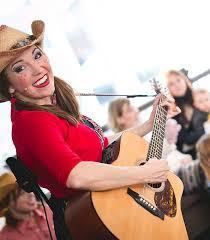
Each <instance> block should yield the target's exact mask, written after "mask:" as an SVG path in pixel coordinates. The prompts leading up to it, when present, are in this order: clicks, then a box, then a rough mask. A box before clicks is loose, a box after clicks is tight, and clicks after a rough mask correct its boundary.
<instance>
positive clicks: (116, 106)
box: [108, 98, 130, 132]
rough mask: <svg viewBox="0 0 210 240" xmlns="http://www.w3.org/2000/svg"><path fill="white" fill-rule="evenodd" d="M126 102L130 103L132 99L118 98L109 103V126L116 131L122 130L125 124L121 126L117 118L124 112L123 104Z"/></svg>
mask: <svg viewBox="0 0 210 240" xmlns="http://www.w3.org/2000/svg"><path fill="white" fill-rule="evenodd" d="M125 104H128V105H130V101H129V100H128V99H126V98H118V99H116V100H113V101H112V102H111V103H110V104H109V108H108V121H109V127H110V128H111V129H112V130H113V131H114V132H120V131H122V130H123V126H121V125H120V124H119V123H118V121H117V119H118V118H119V117H121V116H122V114H123V106H124V105H125Z"/></svg>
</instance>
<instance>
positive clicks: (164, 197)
mask: <svg viewBox="0 0 210 240" xmlns="http://www.w3.org/2000/svg"><path fill="white" fill-rule="evenodd" d="M155 204H156V206H157V207H158V208H159V210H160V211H161V212H163V213H164V214H165V215H167V216H169V217H175V216H176V211H177V206H176V197H175V194H174V190H173V188H172V186H171V183H170V182H169V181H168V180H167V181H166V182H165V188H164V190H163V191H162V192H155Z"/></svg>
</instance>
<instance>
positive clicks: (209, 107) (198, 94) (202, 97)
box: [193, 89, 210, 113]
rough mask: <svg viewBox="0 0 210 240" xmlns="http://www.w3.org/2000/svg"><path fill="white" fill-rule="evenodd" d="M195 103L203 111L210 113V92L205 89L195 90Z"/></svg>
mask: <svg viewBox="0 0 210 240" xmlns="http://www.w3.org/2000/svg"><path fill="white" fill-rule="evenodd" d="M193 104H194V107H195V108H197V109H198V110H200V111H201V112H208V113H210V93H209V92H208V91H207V90H205V89H196V90H193Z"/></svg>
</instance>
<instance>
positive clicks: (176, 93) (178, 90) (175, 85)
mask: <svg viewBox="0 0 210 240" xmlns="http://www.w3.org/2000/svg"><path fill="white" fill-rule="evenodd" d="M167 81H168V89H169V91H170V93H171V95H172V96H173V97H182V96H184V95H185V93H186V91H187V84H186V81H185V79H183V78H182V77H181V76H179V75H176V74H170V75H169V76H168V77H167Z"/></svg>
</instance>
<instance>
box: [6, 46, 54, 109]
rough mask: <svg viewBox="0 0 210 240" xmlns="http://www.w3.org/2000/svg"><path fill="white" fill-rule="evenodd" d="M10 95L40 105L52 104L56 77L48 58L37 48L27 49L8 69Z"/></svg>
mask: <svg viewBox="0 0 210 240" xmlns="http://www.w3.org/2000/svg"><path fill="white" fill-rule="evenodd" d="M6 75H7V78H8V81H9V83H10V87H9V93H10V94H13V93H14V96H15V97H16V98H18V99H20V100H23V101H26V102H30V103H35V104H38V105H44V104H51V96H52V94H53V92H54V90H55V87H54V77H53V73H52V69H51V66H50V64H49V62H48V58H47V56H46V55H45V54H44V53H43V52H42V51H41V50H40V49H39V48H38V47H36V46H32V47H30V48H28V49H26V50H25V51H24V52H23V53H22V54H21V55H20V56H18V57H17V58H16V59H15V60H14V61H13V62H12V63H11V64H9V65H8V66H7V67H6Z"/></svg>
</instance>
